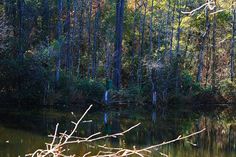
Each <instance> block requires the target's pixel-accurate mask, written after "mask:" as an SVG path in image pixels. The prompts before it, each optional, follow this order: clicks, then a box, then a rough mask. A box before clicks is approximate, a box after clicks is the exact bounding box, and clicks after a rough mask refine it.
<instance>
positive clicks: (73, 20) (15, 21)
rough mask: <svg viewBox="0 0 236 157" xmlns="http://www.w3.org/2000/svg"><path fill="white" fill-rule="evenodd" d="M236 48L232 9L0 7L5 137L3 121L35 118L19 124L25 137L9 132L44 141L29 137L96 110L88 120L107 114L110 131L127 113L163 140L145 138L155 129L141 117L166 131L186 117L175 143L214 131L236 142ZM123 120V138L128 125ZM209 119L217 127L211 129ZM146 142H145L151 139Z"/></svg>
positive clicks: (106, 2) (96, 0) (185, 0)
mask: <svg viewBox="0 0 236 157" xmlns="http://www.w3.org/2000/svg"><path fill="white" fill-rule="evenodd" d="M235 41H236V1H235V0H2V1H0V113H1V114H2V116H0V117H2V118H0V130H1V127H2V126H4V127H3V128H4V129H6V128H9V127H8V124H7V122H6V121H7V120H4V118H3V117H8V118H9V119H11V122H12V123H14V124H15V125H16V123H18V122H16V120H17V119H22V120H23V119H25V118H22V117H24V116H26V117H28V118H26V119H31V118H32V117H31V116H32V115H34V114H36V113H37V114H38V116H39V115H41V114H43V117H44V118H43V124H40V125H39V124H37V123H36V122H35V121H33V120H34V118H32V121H30V122H29V121H27V122H25V123H23V122H22V121H20V122H19V125H21V127H19V125H18V126H15V125H14V126H15V127H13V126H11V127H10V128H18V127H19V128H22V129H23V130H27V129H26V128H31V127H32V128H31V129H32V132H38V131H39V130H38V131H36V130H35V127H33V125H36V124H37V126H40V128H41V129H42V130H44V131H45V129H43V128H44V127H46V126H47V129H46V130H47V132H48V131H51V129H50V127H49V128H48V126H51V125H54V124H55V123H54V121H53V120H49V119H50V118H49V119H47V118H45V114H46V113H45V112H47V114H49V115H50V116H49V115H47V114H46V117H47V116H49V117H51V116H52V117H54V116H56V117H57V116H58V115H59V114H60V115H63V114H64V115H67V112H68V111H71V113H73V114H74V112H75V111H78V112H79V113H80V115H81V111H84V110H85V108H88V107H89V106H90V104H93V109H92V112H95V111H94V110H96V112H95V113H94V117H93V116H92V119H97V118H98V117H99V116H101V115H99V114H98V113H97V112H99V113H103V112H105V113H104V115H103V116H102V118H101V119H104V123H105V124H106V125H105V127H107V125H108V124H109V121H112V120H111V119H110V120H109V118H111V117H113V119H115V120H114V121H115V122H116V120H117V116H118V117H119V116H120V115H123V116H126V115H127V114H128V113H126V112H129V111H130V109H131V110H133V111H134V113H133V114H131V113H129V114H128V115H129V116H133V117H132V118H134V117H136V116H137V117H139V118H137V119H139V120H140V121H144V123H145V124H146V123H147V124H146V126H145V127H144V128H146V130H145V133H146V131H147V132H148V131H151V132H152V133H153V134H154V135H153V137H156V136H157V135H156V132H155V129H156V128H152V129H148V128H150V127H151V126H152V124H149V122H147V121H148V120H147V121H145V120H143V119H142V118H144V117H145V116H141V115H146V114H147V113H146V112H149V111H152V114H150V115H151V116H152V118H151V119H152V120H149V121H150V123H151V122H153V123H154V122H156V121H158V122H159V121H161V120H160V119H159V120H157V119H156V118H157V117H158V116H159V117H162V118H163V117H165V118H166V117H169V118H170V117H175V118H176V119H175V118H173V119H171V120H166V121H167V122H166V123H168V124H169V123H172V122H173V121H172V120H174V119H175V120H177V119H178V118H180V117H182V116H183V117H184V119H185V118H186V117H190V119H191V120H190V119H188V118H187V119H188V120H187V119H185V120H186V121H185V120H183V119H182V120H181V121H184V124H182V123H181V127H180V128H181V129H177V130H179V131H178V132H175V133H173V134H172V135H176V134H178V133H180V134H182V133H185V134H186V133H187V134H188V133H189V130H191V131H192V132H193V131H194V132H195V131H196V130H197V131H199V130H200V129H203V128H204V127H203V126H205V128H207V129H209V128H214V129H213V130H214V131H215V132H214V131H212V132H214V133H212V132H211V133H212V134H214V136H215V135H216V136H217V135H218V133H219V132H221V133H222V134H224V133H225V132H227V131H225V130H227V129H228V131H229V134H228V135H229V137H232V136H233V137H236V121H235V117H236V115H235V113H236V112H235V109H236V106H235V102H236V73H235V72H236V65H235V64H236V63H235V61H236V57H235V56H236V43H235ZM51 110H53V111H51ZM55 110H56V111H55ZM58 110H59V111H58ZM117 110H119V113H117V112H118V111H117ZM136 110H137V113H136ZM54 112H55V113H54ZM64 112H66V113H64ZM140 112H141V113H140ZM143 112H145V113H143ZM86 113H87V112H86ZM108 113H109V114H108ZM21 114H23V115H21ZM111 115H112V116H111ZM147 115H149V114H147ZM168 115H169V116H168ZM173 115H174V116H173ZM203 115H204V116H206V115H207V116H209V115H210V118H209V119H208V117H204V118H203V117H202V116H203ZM18 116H20V117H21V118H19V117H18ZM73 116H74V115H73ZM13 117H14V118H13ZM30 117H31V118H30ZM39 117H40V116H39ZM59 117H60V116H59ZM114 117H116V118H114ZM196 117H198V118H197V119H199V123H198V124H199V127H198V129H196V128H195V129H193V128H192V127H190V123H191V122H193V121H194V120H193V119H194V118H196ZM222 117H224V118H223V120H222V121H220V122H219V121H218V120H221V118H222ZM35 118H36V117H35ZM41 118H42V117H41ZM122 118H124V117H122ZM122 118H121V119H120V120H119V122H118V123H119V127H118V128H119V129H118V131H120V128H122V129H123V130H124V128H125V129H127V126H126V124H130V123H129V121H128V120H127V121H126V120H124V119H123V120H122ZM132 118H131V119H132ZM153 118H154V119H153ZM13 119H14V120H13ZM53 119H54V118H53ZM56 119H57V120H58V117H57V118H56ZM118 119H119V118H118ZM167 119H168V118H167ZM212 119H214V122H216V124H215V123H214V125H213V123H211V125H210V126H211V127H209V128H208V122H209V121H211V120H212ZM35 120H36V119H35ZM61 120H62V119H60V120H59V121H61ZM1 121H2V122H1ZM52 121H53V122H52ZM121 121H124V123H125V124H124V123H122V122H121ZM134 121H135V120H133V119H132V121H131V124H133V122H134ZM190 121H191V122H190ZM203 121H204V122H203ZM221 122H222V123H221ZM62 123H63V124H64V121H63V120H62ZM209 123H210V122H209ZM29 124H30V125H29ZM73 124H74V123H73ZM75 124H76V123H75ZM172 124H176V125H177V124H180V123H179V122H178V123H176V122H173V123H172ZM191 124H192V123H191ZM203 124H204V125H203ZM5 125H7V127H6V126H5ZM24 125H26V126H24ZM42 125H43V126H42ZM110 125H111V126H110ZM110 125H109V127H108V128H106V129H110V127H111V128H112V126H113V125H115V126H116V124H113V123H112V122H110ZM120 125H122V126H123V125H124V126H125V127H124V126H123V127H122V126H120ZM163 125H164V122H163ZM182 125H184V126H183V127H182ZM65 126H67V127H68V125H66V124H65V125H63V127H65ZM76 126H77V125H76ZM99 126H100V123H99V124H98V126H97V125H95V126H93V127H92V126H90V130H88V129H87V130H86V129H85V131H84V132H86V133H84V132H83V133H84V134H85V135H87V133H91V132H93V131H94V130H93V129H92V128H96V129H95V130H97V129H99V128H100V127H99ZM101 126H102V124H101ZM154 126H155V127H158V126H156V125H154ZM164 126H165V125H164ZM187 126H188V127H187ZM191 126H192V125H191ZM221 126H222V127H221ZM54 127H55V125H54ZM91 127H92V128H91ZM172 127H173V126H172ZM65 128H66V127H65ZM85 128H86V127H85ZM113 128H114V126H113ZM115 128H116V127H115ZM183 128H185V130H184V129H183ZM187 128H188V129H187ZM226 128H227V129H226ZM91 130H93V131H91ZM115 130H117V128H116V129H115ZM167 130H168V129H167ZM183 130H184V131H183ZM187 130H188V131H187ZM232 130H234V131H235V132H234V133H232V132H231V131H232ZM44 131H42V132H43V133H42V132H40V131H39V132H40V133H42V134H45V133H46V132H44ZM82 131H83V130H82ZM6 132H9V130H8V131H7V130H6ZM164 132H166V130H164ZM112 133H114V132H112ZM145 133H143V134H142V135H143V136H141V137H140V139H141V138H142V139H143V138H144V139H145V137H146V136H145V135H146V134H145ZM207 133H208V135H209V130H207ZM211 133H210V134H211ZM221 133H219V134H221ZM231 133H232V136H231ZM17 134H18V132H17ZM225 134H226V133H225ZM22 136H23V135H22ZM24 136H27V135H24ZM68 136H69V135H68ZM150 136H151V135H150ZM206 136H207V135H206ZM209 136H210V135H209ZM209 136H208V137H209ZM0 137H1V135H0ZM69 137H70V136H69ZM111 137H112V136H111ZM137 137H139V135H137ZM158 137H159V136H158ZM163 137H167V138H169V137H176V136H169V135H167V136H163ZM177 137H178V136H177ZM217 137H218V136H217ZM217 137H216V138H217ZM220 137H223V136H220ZM35 138H36V137H35ZM62 138H63V137H62ZM205 138H206V137H205ZM227 138H228V137H227ZM228 139H229V141H228V143H227V142H226V143H227V145H226V146H225V147H227V148H229V149H230V150H236V141H235V140H234V141H233V142H232V139H233V138H232V139H231V138H228ZM37 140H39V139H37ZM40 140H41V139H40ZM137 140H138V139H137ZM160 140H162V141H165V140H167V139H165V138H163V139H162V138H159V139H158V141H160ZM218 140H219V139H218ZM6 141H8V142H9V140H6ZM128 141H129V142H131V141H132V140H131V139H128ZM144 141H145V140H144ZM210 141H211V140H210ZM222 141H224V140H222ZM222 141H221V142H222ZM126 142H127V141H126ZM132 142H133V141H132ZM132 142H131V143H132ZM135 142H138V141H135ZM152 142H154V143H155V142H156V141H155V140H154V141H152ZM152 142H150V141H149V142H148V144H154V143H152ZM41 143H42V142H41ZM115 143H116V142H115ZM120 143H121V141H120ZM233 143H234V144H233ZM0 144H1V139H0ZM143 144H144V145H146V144H147V143H142V144H141V145H143ZM155 144H156V143H155ZM201 144H203V143H201ZM35 145H37V144H35ZM52 145H53V144H52ZM127 145H128V146H131V145H129V144H127ZM193 145H194V144H193ZM216 145H217V144H216ZM222 145H223V144H222ZM229 145H230V146H229ZM217 146H218V145H217ZM231 146H232V147H231ZM213 147H214V146H213ZM217 148H218V147H217ZM32 149H33V148H32ZM32 149H31V148H30V150H32ZM103 149H104V148H103ZM176 149H178V148H176V147H174V148H173V151H172V149H171V151H170V152H175V150H176ZM214 149H215V147H214ZM21 150H25V149H23V148H22V149H21ZM34 150H35V149H34ZM9 151H10V150H9ZM27 151H28V150H27ZM166 151H167V152H169V151H168V150H164V152H166ZM2 152H3V153H7V151H2ZM15 152H16V151H15ZM3 153H2V154H3ZM20 153H22V152H20ZM24 153H26V152H24ZM80 153H81V152H80ZM129 153H131V152H129ZM129 153H128V156H129ZM204 153H205V152H204ZM2 154H1V148H0V156H1V155H2ZM14 155H19V152H18V154H14ZM14 155H13V156H14ZM24 155H25V154H24ZM126 155H127V154H126ZM136 155H138V156H139V155H140V154H136ZM159 155H160V154H159ZM159 155H158V156H159ZM161 155H163V154H161ZM195 155H196V157H197V156H199V154H195ZM228 155H229V154H228ZM230 155H232V156H234V155H235V154H230ZM230 155H229V156H230ZM3 156H5V155H3ZM164 156H165V154H164ZM201 156H205V155H202V154H201ZM209 156H212V154H211V155H209ZM213 156H216V157H218V156H221V154H217V155H213ZM223 156H227V155H226V154H224V155H223ZM32 157H33V155H32ZM37 157H41V156H37ZM42 157H43V156H42ZM45 157H49V156H45ZM56 157H57V156H56ZM58 157H59V155H58ZM179 157H185V155H184V154H181V155H179ZM186 157H187V156H186ZM193 157H195V156H193ZM206 157H208V156H207V155H206ZM230 157H231V156H230Z"/></svg>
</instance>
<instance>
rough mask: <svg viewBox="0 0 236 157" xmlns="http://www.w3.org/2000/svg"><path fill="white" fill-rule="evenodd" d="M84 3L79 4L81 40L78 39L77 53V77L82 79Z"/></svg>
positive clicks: (81, 0) (81, 1)
mask: <svg viewBox="0 0 236 157" xmlns="http://www.w3.org/2000/svg"><path fill="white" fill-rule="evenodd" d="M83 7H84V1H83V0H80V3H79V38H78V52H77V55H78V56H77V77H78V78H79V77H80V52H81V44H82V40H83V13H84V9H83Z"/></svg>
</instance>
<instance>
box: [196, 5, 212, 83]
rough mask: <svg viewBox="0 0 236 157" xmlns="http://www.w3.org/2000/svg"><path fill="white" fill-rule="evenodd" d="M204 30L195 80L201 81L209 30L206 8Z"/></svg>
mask: <svg viewBox="0 0 236 157" xmlns="http://www.w3.org/2000/svg"><path fill="white" fill-rule="evenodd" d="M205 26H206V32H205V33H204V34H203V36H202V42H201V49H200V54H199V64H198V72H197V82H199V83H201V81H202V70H203V66H204V52H205V47H206V44H207V43H206V39H207V38H208V35H209V31H210V26H211V25H210V22H209V10H208V8H207V9H206V24H205Z"/></svg>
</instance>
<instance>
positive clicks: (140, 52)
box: [137, 0, 147, 87]
mask: <svg viewBox="0 0 236 157" xmlns="http://www.w3.org/2000/svg"><path fill="white" fill-rule="evenodd" d="M142 2H143V1H142ZM143 4H144V15H143V17H141V19H140V32H139V33H140V34H141V36H140V35H139V38H140V46H139V50H138V80H137V82H138V85H139V86H140V87H141V84H142V77H143V76H142V73H143V70H142V65H143V63H142V55H143V46H144V33H145V26H146V14H147V0H146V1H145V2H144V3H143Z"/></svg>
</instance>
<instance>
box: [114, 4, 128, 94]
mask: <svg viewBox="0 0 236 157" xmlns="http://www.w3.org/2000/svg"><path fill="white" fill-rule="evenodd" d="M124 6H125V1H124V0H117V2H116V41H115V55H114V74H113V84H114V87H115V88H116V89H117V90H119V89H120V87H121V53H122V35H123V16H124Z"/></svg>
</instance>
